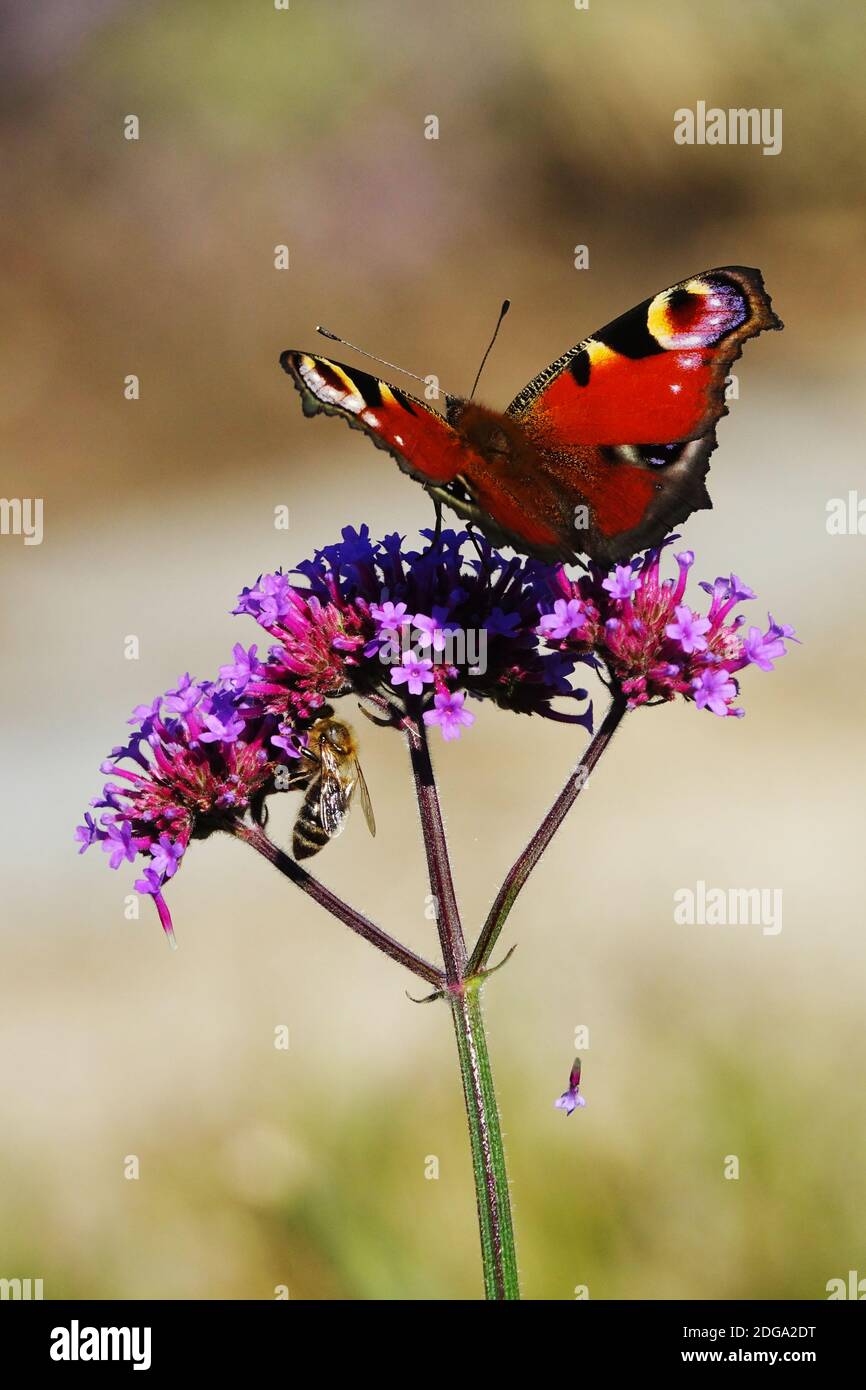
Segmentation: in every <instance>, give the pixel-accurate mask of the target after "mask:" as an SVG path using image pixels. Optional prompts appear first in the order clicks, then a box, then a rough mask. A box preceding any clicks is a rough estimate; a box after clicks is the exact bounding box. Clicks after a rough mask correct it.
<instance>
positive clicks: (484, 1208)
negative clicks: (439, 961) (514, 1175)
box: [448, 979, 520, 1300]
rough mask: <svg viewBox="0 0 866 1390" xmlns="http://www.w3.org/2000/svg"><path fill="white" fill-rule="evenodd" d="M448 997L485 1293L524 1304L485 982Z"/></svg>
mask: <svg viewBox="0 0 866 1390" xmlns="http://www.w3.org/2000/svg"><path fill="white" fill-rule="evenodd" d="M448 998H449V1002H450V1004H451V1011H452V1014H453V1016H454V1032H455V1034H456V1037H457V1051H458V1054H459V1057H460V1074H461V1077H462V1079H463V1095H464V1098H465V1100H466V1114H467V1117H468V1120H469V1141H470V1144H471V1147H472V1171H473V1174H474V1177H475V1200H476V1203H477V1206H478V1225H479V1228H480V1232H481V1259H482V1263H483V1267H484V1293H485V1296H486V1297H487V1298H488V1299H497V1300H505V1299H519V1297H520V1288H519V1285H518V1278H517V1256H516V1254H515V1250H514V1229H513V1226H512V1221H511V1197H510V1193H509V1191H508V1176H507V1173H506V1170H505V1152H504V1150H503V1147H502V1131H501V1130H500V1128H499V1108H498V1106H497V1104H496V1093H495V1091H494V1089H493V1073H492V1071H491V1069H490V1057H489V1055H488V1052H487V1038H486V1036H485V1032H484V1019H483V1016H482V1012H481V981H480V980H477V979H476V980H467V981H466V982H465V984H464V986H463V988H462V989H461V990H460V992H459V993H456V992H454V993H451V992H449V995H448Z"/></svg>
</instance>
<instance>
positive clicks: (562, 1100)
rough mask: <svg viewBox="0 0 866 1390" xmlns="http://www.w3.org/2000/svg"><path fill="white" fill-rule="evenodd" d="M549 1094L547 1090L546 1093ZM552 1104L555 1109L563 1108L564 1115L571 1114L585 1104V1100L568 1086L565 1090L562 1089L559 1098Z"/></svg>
mask: <svg viewBox="0 0 866 1390" xmlns="http://www.w3.org/2000/svg"><path fill="white" fill-rule="evenodd" d="M549 1094H550V1092H549V1091H548V1095H549ZM553 1104H554V1105H555V1107H556V1109H557V1110H564V1111H565V1113H566V1115H571V1114H572V1113H573V1112H574V1111H575V1110H577V1109H580V1108H581V1107H582V1106H584V1105H586V1101H585V1100H584V1098H583V1096H579V1095H578V1094H577V1091H572V1090H571V1088H569V1089H568V1090H567V1091H563V1093H562V1095H561V1096H560V1097H559V1100H555V1101H554V1102H553Z"/></svg>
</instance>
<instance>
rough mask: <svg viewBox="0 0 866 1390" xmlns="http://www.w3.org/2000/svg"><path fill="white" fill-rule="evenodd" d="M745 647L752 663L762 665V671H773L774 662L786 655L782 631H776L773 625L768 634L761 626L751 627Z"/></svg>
mask: <svg viewBox="0 0 866 1390" xmlns="http://www.w3.org/2000/svg"><path fill="white" fill-rule="evenodd" d="M789 635H790V634H789ZM743 648H744V650H745V653H746V656H747V657H748V659H749V661H750V662H751V663H752V665H754V666H758V667H760V669H761V670H762V671H772V670H773V669H774V667H773V662H774V661H778V659H779V657H780V656H784V655H785V643H784V642H783V641H782V636H781V632H780V631H778V632H777V631H775V630H774V628H773V627H772V626H771V627H770V630H769V632H768V633H767V634H766V635H764V634H763V633H762V632H761V629H760V628H759V627H750V628H749V632H748V636H747V637H746V639H745V641H744V643H743Z"/></svg>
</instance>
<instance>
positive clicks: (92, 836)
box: [75, 811, 100, 854]
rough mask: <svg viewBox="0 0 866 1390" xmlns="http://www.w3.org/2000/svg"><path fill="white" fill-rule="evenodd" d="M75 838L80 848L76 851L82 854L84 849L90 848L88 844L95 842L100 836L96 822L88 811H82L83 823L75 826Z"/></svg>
mask: <svg viewBox="0 0 866 1390" xmlns="http://www.w3.org/2000/svg"><path fill="white" fill-rule="evenodd" d="M75 838H76V840H78V841H79V842H80V844H81V848H80V850H79V851H78V853H79V854H83V853H84V851H85V850H86V849H90V846H91V845H93V844H96V842H97V840H98V839H99V838H100V835H99V830H98V828H97V825H96V822H95V820H94V819H93V817H92V815H91V814H90V812H89V811H85V813H84V824H83V825H78V826H76V828H75Z"/></svg>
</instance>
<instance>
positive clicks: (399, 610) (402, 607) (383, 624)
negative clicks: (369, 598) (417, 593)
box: [370, 599, 412, 634]
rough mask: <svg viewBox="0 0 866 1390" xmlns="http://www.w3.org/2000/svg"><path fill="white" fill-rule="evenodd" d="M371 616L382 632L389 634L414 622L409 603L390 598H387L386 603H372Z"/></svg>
mask: <svg viewBox="0 0 866 1390" xmlns="http://www.w3.org/2000/svg"><path fill="white" fill-rule="evenodd" d="M370 617H371V618H372V619H373V621H374V622H375V623H378V626H379V631H380V632H385V633H389V634H391V633H395V634H396V633H398V632H399V631H400V630H401V628H404V627H405V626H406V625H407V624H408V623H411V622H412V615H411V613H410V612H409V608H408V605H407V604H405V603H392V602H391V600H390V599H387V600H386V602H385V603H373V604H371V605H370Z"/></svg>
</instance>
